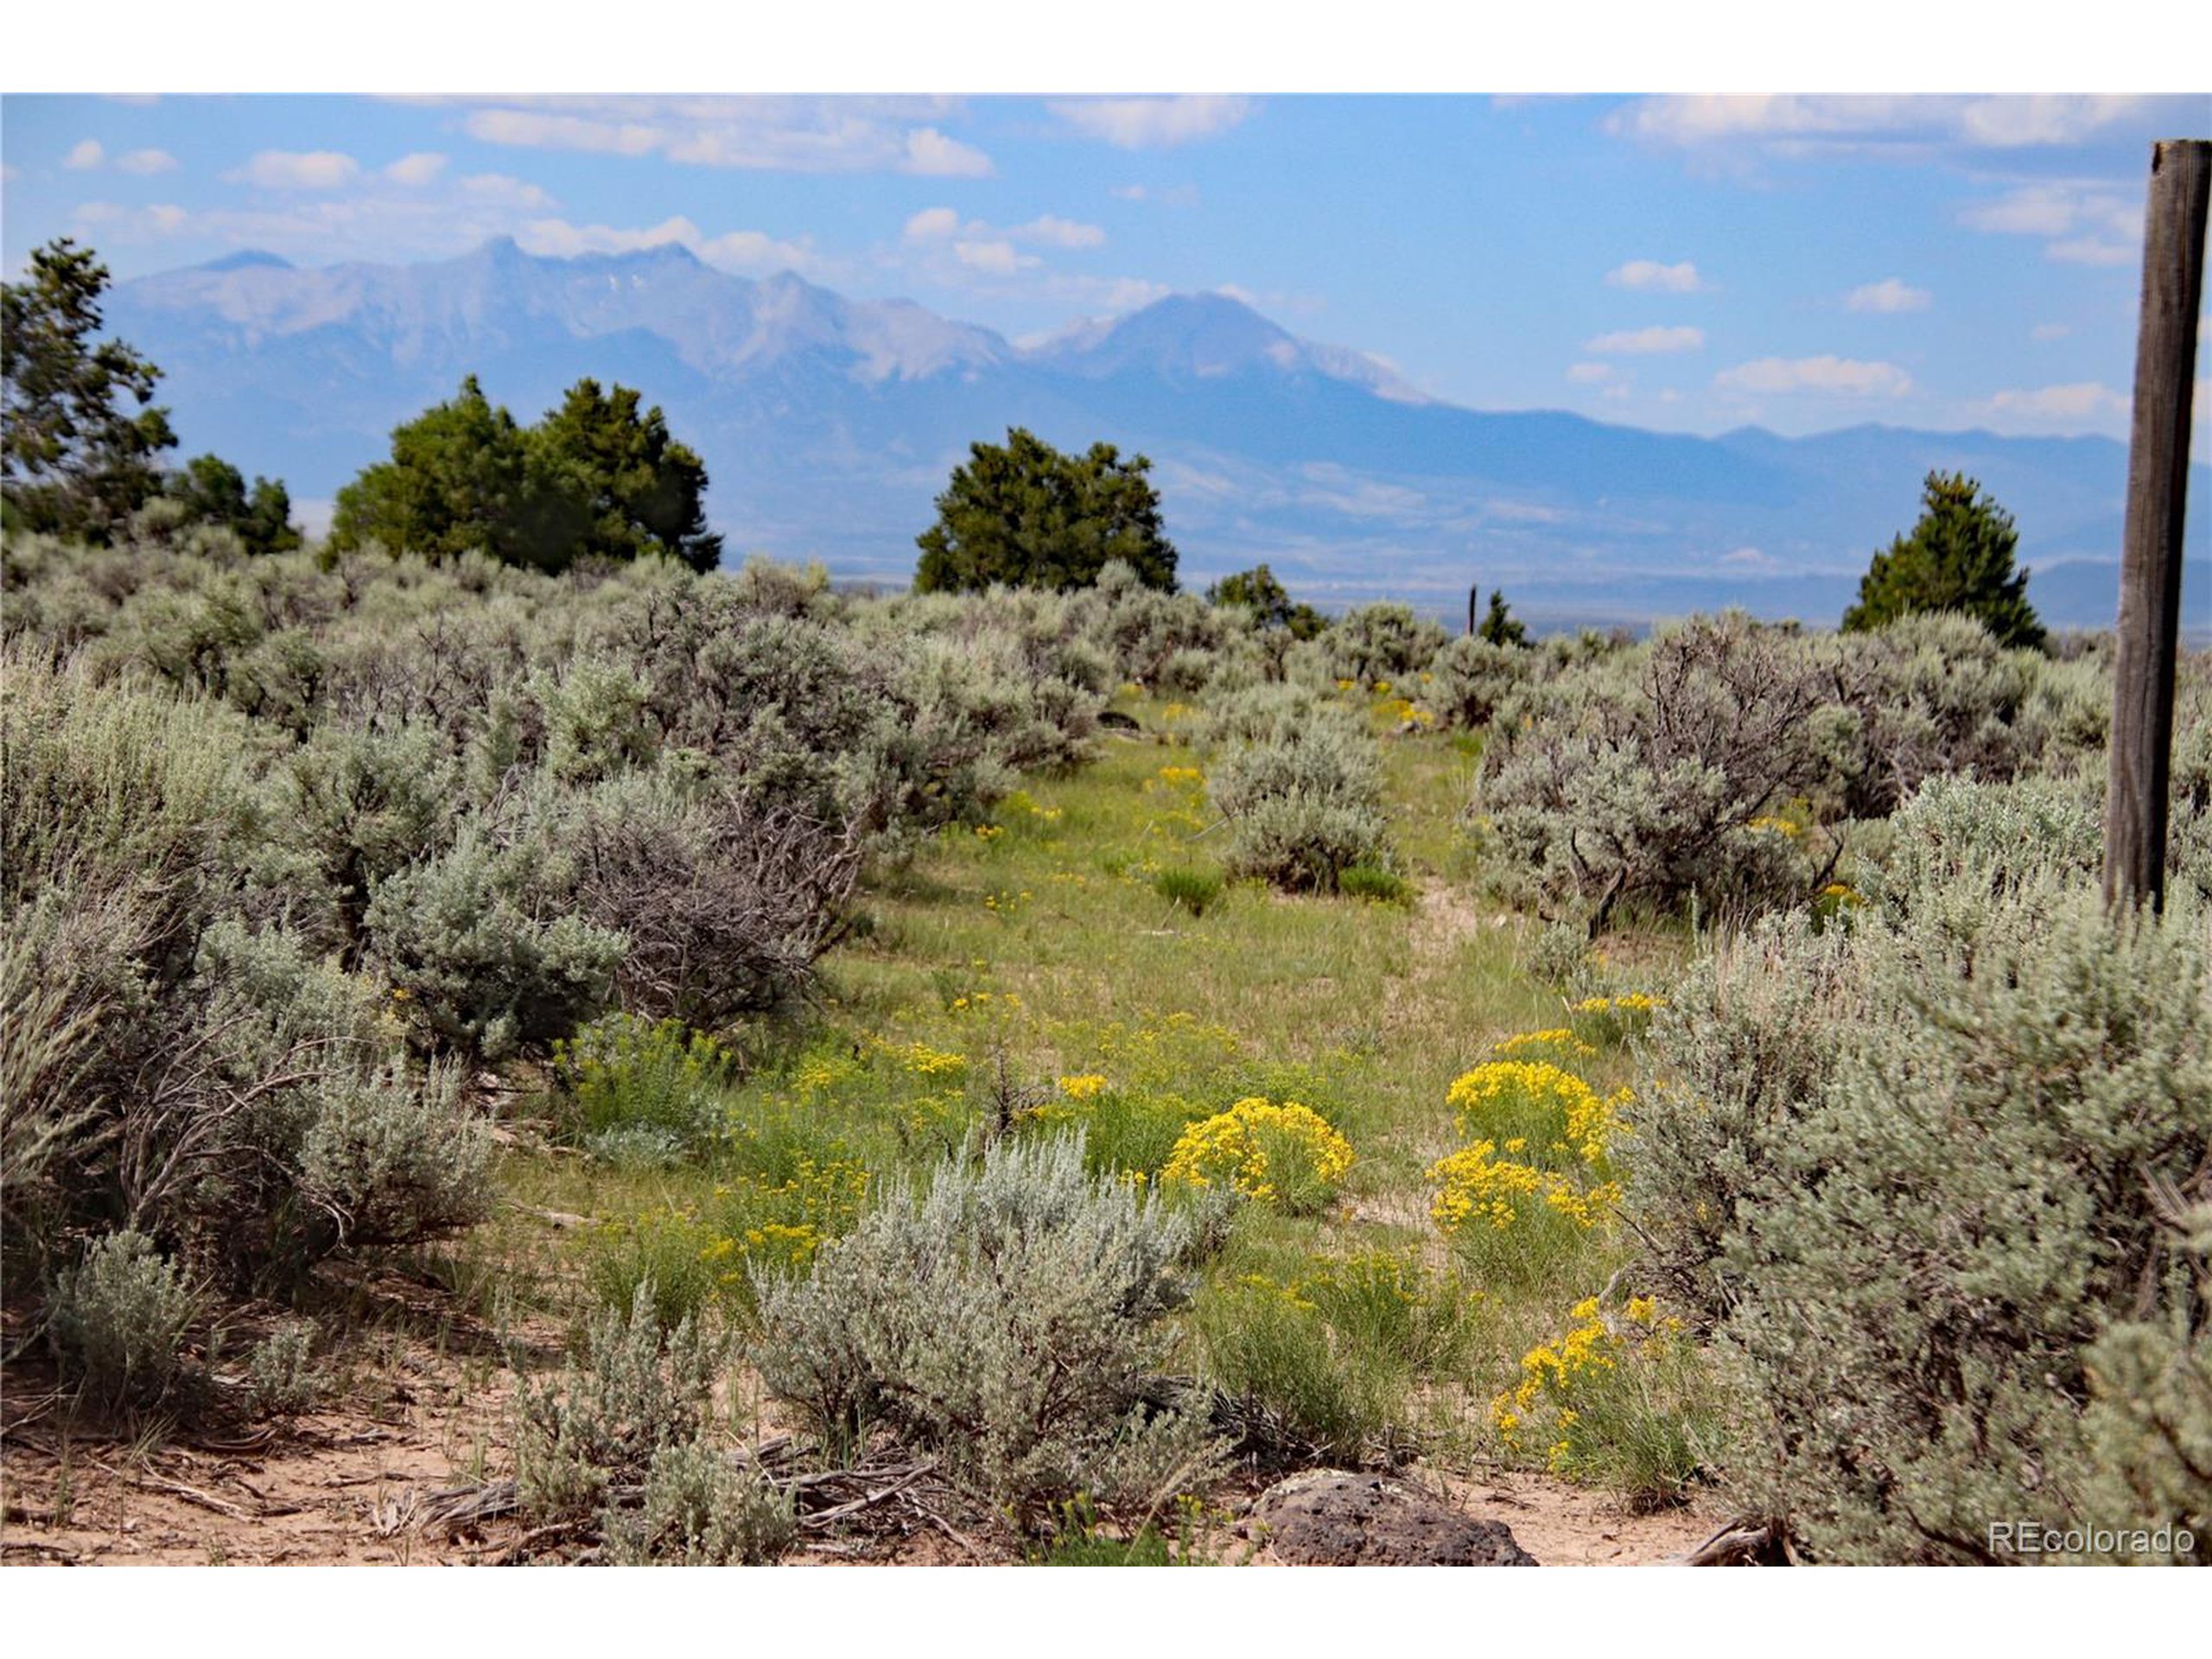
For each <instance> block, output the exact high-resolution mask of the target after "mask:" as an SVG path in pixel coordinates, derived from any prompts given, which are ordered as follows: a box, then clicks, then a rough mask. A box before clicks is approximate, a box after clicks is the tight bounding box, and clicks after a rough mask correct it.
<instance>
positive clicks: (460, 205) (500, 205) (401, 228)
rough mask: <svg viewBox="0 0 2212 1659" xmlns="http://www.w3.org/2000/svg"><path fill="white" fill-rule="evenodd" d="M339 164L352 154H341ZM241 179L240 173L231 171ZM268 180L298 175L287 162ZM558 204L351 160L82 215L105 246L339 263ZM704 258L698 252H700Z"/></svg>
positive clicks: (457, 244) (437, 240)
mask: <svg viewBox="0 0 2212 1659" xmlns="http://www.w3.org/2000/svg"><path fill="white" fill-rule="evenodd" d="M338 160H339V161H340V162H349V163H350V158H346V157H339V158H338ZM344 170H345V169H344V168H342V167H341V168H324V169H322V170H321V172H320V173H318V172H317V171H316V170H315V169H312V168H311V169H308V173H307V176H308V177H309V178H313V177H316V176H324V177H327V176H334V175H336V174H337V173H340V172H342V171H344ZM231 176H232V179H233V180H234V181H245V171H244V170H243V169H241V170H240V171H239V172H238V174H234V175H231ZM262 176H264V178H269V179H275V178H279V177H292V178H296V177H298V176H300V170H299V169H296V168H288V169H286V170H284V171H283V172H281V173H272V172H270V170H269V169H267V168H264V170H263V175H262ZM559 206H560V204H559V203H558V202H557V201H556V200H554V198H553V197H552V196H551V195H550V194H548V193H547V192H546V191H544V190H543V189H542V188H539V187H538V186H537V185H535V184H531V183H530V182H528V181H525V180H522V179H518V178H512V177H510V176H509V175H505V174H501V173H478V174H472V175H468V176H467V177H465V178H460V179H454V178H450V177H448V176H445V175H442V174H441V175H438V176H435V177H433V178H431V179H430V180H429V181H427V182H424V183H422V184H408V183H404V182H403V181H401V180H399V179H396V178H394V177H393V176H392V175H391V171H390V170H389V169H388V168H378V169H375V170H374V171H367V172H364V171H361V170H360V169H359V168H358V167H357V166H356V167H355V168H354V171H353V175H352V176H351V182H350V183H349V185H347V186H346V188H331V189H318V188H305V187H302V188H283V187H281V186H272V187H271V188H268V189H267V190H266V191H265V192H264V193H263V194H257V195H255V196H253V197H252V198H251V200H249V201H248V202H247V203H246V204H245V205H243V206H231V205H216V206H207V207H193V208H191V209H189V210H188V209H186V208H183V207H176V206H175V205H173V204H157V205H156V206H154V207H138V208H123V207H117V206H115V205H114V204H112V203H102V202H90V203H86V205H85V207H83V208H81V209H79V219H80V220H81V221H82V222H84V223H86V224H87V225H92V224H95V223H97V224H98V225H99V228H100V235H101V237H102V238H103V240H102V245H103V246H105V245H107V244H108V243H116V244H124V243H137V242H150V241H158V240H164V239H170V238H176V237H180V236H186V235H189V236H191V237H193V238H196V239H198V240H199V241H200V242H203V243H213V244H215V245H229V246H232V247H245V248H267V249H269V250H270V251H274V252H277V253H281V254H284V255H286V256H288V257H291V258H294V259H297V260H302V261H303V262H307V263H312V264H327V263H328V262H330V261H332V260H340V259H372V260H394V259H421V258H448V257H452V256H453V255H454V254H457V253H461V252H463V251H466V250H467V249H469V248H471V247H474V246H475V245H478V244H480V243H481V242H482V241H484V240H485V238H487V237H492V236H499V235H508V234H514V233H516V232H517V231H518V226H520V225H521V224H522V222H523V221H524V219H526V218H528V217H531V216H537V217H544V216H547V215H548V214H549V213H551V212H554V211H556V210H557V209H558V208H559ZM702 257H703V256H702Z"/></svg>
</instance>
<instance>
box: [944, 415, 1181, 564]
mask: <svg viewBox="0 0 2212 1659" xmlns="http://www.w3.org/2000/svg"><path fill="white" fill-rule="evenodd" d="M1006 437H1007V441H1006V442H1005V443H1004V444H1003V445H999V444H989V443H977V444H971V445H970V446H969V461H968V462H967V464H966V465H965V466H963V467H957V468H955V469H954V472H953V474H952V482H951V485H950V487H949V488H947V489H946V491H945V492H944V494H942V495H940V496H938V499H937V510H938V519H937V523H935V524H932V525H931V526H930V527H929V529H927V530H926V531H923V532H922V534H921V535H920V536H918V537H916V538H915V540H916V542H917V543H918V545H919V546H920V548H921V550H922V557H921V563H920V566H919V568H918V570H917V571H916V573H915V577H914V586H915V588H916V589H917V590H918V591H919V592H922V593H931V592H940V591H948V592H957V591H961V590H972V589H976V588H988V587H989V586H990V585H991V584H992V583H993V582H1005V583H1007V584H1008V585H1010V586H1015V587H1027V588H1057V589H1059V590H1062V591H1065V590H1067V589H1069V588H1082V587H1087V586H1088V585H1089V584H1090V583H1091V582H1096V580H1097V579H1098V573H1099V571H1100V570H1101V569H1103V568H1104V567H1105V565H1106V564H1107V563H1108V562H1109V561H1110V560H1114V559H1123V560H1126V561H1128V563H1129V564H1130V565H1131V566H1132V567H1133V568H1135V571H1136V573H1137V576H1138V578H1139V580H1141V582H1144V583H1145V585H1146V586H1147V587H1152V588H1164V589H1166V590H1167V591H1169V592H1173V590H1174V588H1175V557H1176V556H1175V548H1174V545H1173V543H1170V542H1169V541H1168V539H1167V537H1166V535H1165V533H1164V532H1163V531H1162V530H1161V526H1160V497H1159V495H1158V493H1156V492H1155V491H1154V489H1153V487H1152V485H1151V484H1150V482H1149V481H1147V479H1146V476H1145V474H1147V473H1148V472H1150V471H1151V470H1152V462H1151V461H1149V460H1147V458H1146V457H1145V456H1143V455H1136V456H1133V457H1132V458H1130V459H1129V460H1128V461H1123V460H1122V458H1121V454H1120V452H1119V451H1118V450H1117V449H1116V448H1115V447H1114V446H1113V445H1112V444H1110V443H1094V444H1093V445H1091V446H1090V449H1089V451H1088V452H1087V453H1085V454H1081V455H1066V454H1061V453H1060V452H1059V451H1058V449H1055V448H1052V445H1050V444H1048V443H1046V442H1043V441H1042V440H1040V439H1039V438H1038V437H1036V436H1035V435H1033V434H1031V433H1029V432H1027V431H1025V430H1023V429H1021V428H1020V427H1015V428H1013V429H1009V430H1008V431H1007V435H1006Z"/></svg>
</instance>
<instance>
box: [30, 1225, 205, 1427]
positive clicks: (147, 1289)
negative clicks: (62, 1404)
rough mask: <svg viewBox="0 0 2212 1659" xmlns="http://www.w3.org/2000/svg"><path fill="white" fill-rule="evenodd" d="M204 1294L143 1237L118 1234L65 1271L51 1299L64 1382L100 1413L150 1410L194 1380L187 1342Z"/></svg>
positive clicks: (50, 1331)
mask: <svg viewBox="0 0 2212 1659" xmlns="http://www.w3.org/2000/svg"><path fill="white" fill-rule="evenodd" d="M201 1311H202V1309H201V1302H200V1295H199V1294H198V1293H197V1292H196V1291H194V1289H193V1287H191V1286H190V1285H188V1283H186V1281H185V1280H184V1276H183V1275H182V1274H180V1273H179V1272H178V1271H177V1269H176V1268H175V1265H174V1264H173V1263H171V1262H168V1261H165V1260H164V1259H163V1258H162V1255H160V1254H159V1253H158V1252H157V1251H156V1249H155V1248H154V1242H153V1240H151V1239H149V1238H148V1237H147V1236H145V1235H144V1234H143V1233H134V1232H121V1233H111V1234H109V1235H108V1236H106V1237H105V1238H102V1239H98V1240H96V1241H94V1243H92V1246H91V1248H90V1249H87V1250H86V1252H85V1256H84V1259H83V1261H81V1262H79V1263H78V1264H77V1265H76V1266H74V1267H71V1268H64V1269H63V1270H62V1271H61V1273H60V1275H59V1277H57V1278H56V1280H55V1281H54V1289H53V1292H52V1294H50V1295H49V1296H48V1299H47V1313H46V1318H47V1338H48V1341H49V1342H50V1343H51V1344H52V1345H53V1348H54V1357H56V1358H57V1359H58V1360H60V1363H61V1374H62V1376H64V1377H66V1378H67V1379H68V1380H70V1381H71V1382H73V1383H77V1384H78V1385H79V1386H80V1387H81V1388H82V1389H83V1391H84V1395H85V1398H86V1400H87V1401H89V1402H92V1404H93V1405H95V1406H96V1407H99V1408H103V1409H108V1410H114V1409H122V1408H152V1407H156V1406H159V1405H161V1404H162V1403H163V1402H166V1401H167V1400H168V1399H169V1398H170V1397H171V1395H174V1394H175V1391H176V1389H177V1388H178V1387H179V1385H180V1384H181V1383H182V1382H183V1380H184V1378H185V1376H186V1373H187V1362H186V1358H185V1353H184V1343H185V1337H186V1335H187V1333H188V1332H190V1330H191V1328H192V1326H193V1325H194V1322H195V1321H196V1320H197V1319H199V1318H200V1313H201Z"/></svg>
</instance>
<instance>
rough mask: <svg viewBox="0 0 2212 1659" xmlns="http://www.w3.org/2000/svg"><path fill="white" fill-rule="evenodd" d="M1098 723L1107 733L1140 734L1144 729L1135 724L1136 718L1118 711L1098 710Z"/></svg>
mask: <svg viewBox="0 0 2212 1659" xmlns="http://www.w3.org/2000/svg"><path fill="white" fill-rule="evenodd" d="M1098 723H1099V725H1100V726H1101V727H1102V728H1104V729H1105V730H1107V731H1109V732H1141V731H1142V730H1143V729H1144V728H1143V727H1141V726H1140V725H1138V724H1137V717H1136V716H1135V715H1125V714H1123V713H1122V711H1121V710H1120V709H1100V710H1099V711H1098Z"/></svg>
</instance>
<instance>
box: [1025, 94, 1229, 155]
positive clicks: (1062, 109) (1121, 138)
mask: <svg viewBox="0 0 2212 1659" xmlns="http://www.w3.org/2000/svg"><path fill="white" fill-rule="evenodd" d="M1253 108H1254V105H1253V102H1252V100H1251V99H1249V98H1084V99H1065V100H1062V101H1060V102H1058V103H1055V104H1054V105H1052V113H1053V114H1054V115H1057V116H1058V117H1059V118H1060V119H1061V120H1062V121H1064V122H1065V123H1066V124H1068V125H1069V126H1071V127H1072V128H1074V129H1075V130H1076V131H1077V132H1079V133H1081V134H1083V136H1084V137H1086V138H1098V139H1103V140H1104V141H1105V142H1106V143H1109V144H1112V145H1114V146H1116V148H1117V149H1167V148H1169V147H1170V146H1172V145H1175V144H1186V143H1192V141H1193V140H1196V139H1200V138H1212V137H1218V136H1219V135H1220V134H1222V133H1224V132H1227V131H1228V130H1230V128H1232V127H1234V126H1236V125H1237V124H1239V123H1240V122H1242V121H1243V119H1244V118H1245V117H1247V116H1249V114H1251V112H1252V110H1253Z"/></svg>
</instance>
